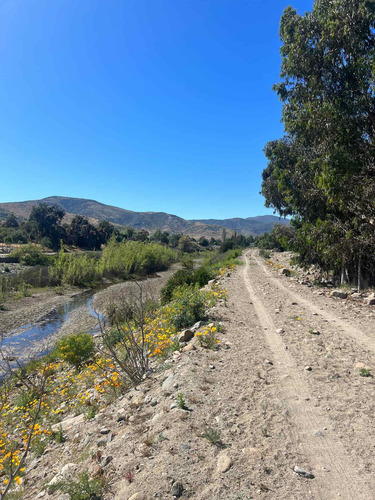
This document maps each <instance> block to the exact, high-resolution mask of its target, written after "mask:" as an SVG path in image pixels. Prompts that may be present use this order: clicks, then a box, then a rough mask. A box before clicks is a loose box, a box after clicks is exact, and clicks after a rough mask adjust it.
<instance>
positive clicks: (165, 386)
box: [161, 373, 174, 392]
mask: <svg viewBox="0 0 375 500" xmlns="http://www.w3.org/2000/svg"><path fill="white" fill-rule="evenodd" d="M173 384H174V375H173V373H172V374H171V375H169V377H167V378H166V379H165V380H164V382H163V383H162V386H161V388H162V390H163V391H165V392H168V391H171V390H172V389H173Z"/></svg>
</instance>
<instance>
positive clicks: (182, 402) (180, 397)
mask: <svg viewBox="0 0 375 500" xmlns="http://www.w3.org/2000/svg"><path fill="white" fill-rule="evenodd" d="M177 406H178V407H179V408H180V409H181V410H185V409H186V401H185V398H184V396H183V394H181V393H179V394H177Z"/></svg>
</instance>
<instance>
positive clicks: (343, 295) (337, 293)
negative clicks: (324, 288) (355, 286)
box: [330, 290, 348, 299]
mask: <svg viewBox="0 0 375 500" xmlns="http://www.w3.org/2000/svg"><path fill="white" fill-rule="evenodd" d="M330 295H331V297H337V298H338V299H346V298H347V297H348V294H347V293H346V292H342V291H341V290H332V292H331V293H330Z"/></svg>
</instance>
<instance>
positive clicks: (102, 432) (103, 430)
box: [99, 427, 111, 435]
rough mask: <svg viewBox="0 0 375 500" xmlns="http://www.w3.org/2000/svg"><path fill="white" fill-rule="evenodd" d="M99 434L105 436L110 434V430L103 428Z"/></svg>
mask: <svg viewBox="0 0 375 500" xmlns="http://www.w3.org/2000/svg"><path fill="white" fill-rule="evenodd" d="M99 432H100V434H103V435H106V434H109V433H110V432H111V429H108V427H103V428H102V429H100V431H99Z"/></svg>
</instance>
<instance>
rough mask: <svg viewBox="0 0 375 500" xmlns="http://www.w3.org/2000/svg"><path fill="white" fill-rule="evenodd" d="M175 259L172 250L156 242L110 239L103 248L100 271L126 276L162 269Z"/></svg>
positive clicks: (105, 273)
mask: <svg viewBox="0 0 375 500" xmlns="http://www.w3.org/2000/svg"><path fill="white" fill-rule="evenodd" d="M175 259H176V254H175V252H174V251H173V250H171V249H169V248H166V247H164V246H163V245H159V244H158V243H144V242H142V241H127V242H121V243H117V242H116V241H115V240H114V239H112V240H111V241H110V242H109V243H108V245H107V247H106V248H105V249H104V250H103V255H102V258H101V261H100V271H101V273H102V274H104V275H107V276H116V277H120V278H127V277H129V276H131V275H134V274H137V275H141V274H150V273H154V272H156V271H163V270H164V269H167V268H168V267H169V265H170V264H171V263H172V262H173V261H174V260H175Z"/></svg>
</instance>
